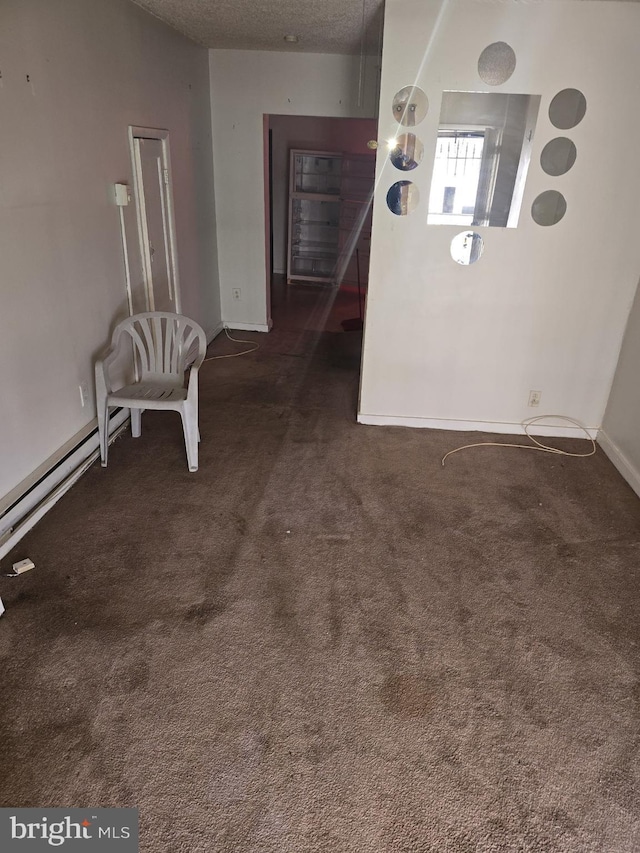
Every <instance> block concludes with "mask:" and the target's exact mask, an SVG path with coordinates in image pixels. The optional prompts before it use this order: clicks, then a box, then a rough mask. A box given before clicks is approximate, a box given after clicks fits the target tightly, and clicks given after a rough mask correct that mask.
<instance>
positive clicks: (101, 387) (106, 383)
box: [95, 346, 120, 398]
mask: <svg viewBox="0 0 640 853" xmlns="http://www.w3.org/2000/svg"><path fill="white" fill-rule="evenodd" d="M119 349H120V347H119V346H111V347H109V348H108V349H106V350H104V352H103V353H102V355H101V356H100V357H99V358H98V359H96V364H95V377H96V394H97V396H98V398H100V396H101V392H102V394H104V395H107V394H110V393H111V391H112V388H111V379H110V377H109V368H110V366H111V364H112V363H113V362H114V361H115V358H116V356H117V355H118V350H119Z"/></svg>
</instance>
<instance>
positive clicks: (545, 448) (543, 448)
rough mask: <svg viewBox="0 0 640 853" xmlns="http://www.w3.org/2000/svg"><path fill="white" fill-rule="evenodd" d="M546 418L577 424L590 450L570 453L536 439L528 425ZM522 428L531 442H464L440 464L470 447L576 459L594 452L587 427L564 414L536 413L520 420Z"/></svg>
mask: <svg viewBox="0 0 640 853" xmlns="http://www.w3.org/2000/svg"><path fill="white" fill-rule="evenodd" d="M546 418H557V419H558V420H561V421H569V422H570V423H572V424H574V426H577V427H578V428H579V429H581V430H582V431H583V432H584V434H585V435H586V437H587V441H590V442H591V450H590V451H589V452H588V453H570V452H569V451H568V450H560V448H559V447H551V446H550V445H549V444H543V443H542V442H541V441H538V439H537V438H534V437H533V436H532V435H531V433H530V432H529V427H530V426H531V425H532V424H534V423H536V422H537V421H542V420H546ZM522 428H523V429H524V432H525V435H526V436H527V438H528V439H530V440H531V441H532V442H533V444H509V443H508V442H503V441H479V442H477V443H476V444H464V445H462V447H456V448H454V449H453V450H450V451H449V452H448V453H445V455H444V456H443V457H442V465H443V467H444V463H445V461H446V459H447V456H451V454H452V453H458V451H459V450H467V449H468V448H470V447H516V448H518V449H519V450H537V451H538V452H539V453H556V454H557V455H558V456H575V457H576V458H577V459H585V458H586V457H587V456H593V455H594V454H595V452H596V443H595V441H594V440H593V439H592V438H591V436H590V435H589V433H588V432H587V429H586V428H585V427H584V426H583V425H582V424H581V423H579V422H578V421H574V419H573V418H567V417H565V415H538V416H537V417H535V418H528V419H527V420H524V421H522Z"/></svg>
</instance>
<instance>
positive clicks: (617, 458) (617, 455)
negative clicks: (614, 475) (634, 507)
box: [598, 430, 640, 497]
mask: <svg viewBox="0 0 640 853" xmlns="http://www.w3.org/2000/svg"><path fill="white" fill-rule="evenodd" d="M598 444H599V445H600V447H601V448H602V449H603V450H604V452H605V453H606V455H607V456H608V457H609V459H610V460H611V462H612V463H613V464H614V465H615V467H616V468H617V469H618V471H619V472H620V474H622V476H623V477H624V479H625V480H626V481H627V483H629V485H630V486H631V488H632V489H633V491H634V492H635V493H636V494H637V495H638V497H640V471H638V469H637V468H636V466H635V465H634V464H633V462H631V461H630V460H629V458H628V457H627V456H625V455H624V453H623V452H622V451H621V450H620V448H619V447H618V445H617V444H616V443H615V441H612V440H611V439H610V438H609V436H608V435H607V434H606V432H603V431H602V430H600V432H599V433H598Z"/></svg>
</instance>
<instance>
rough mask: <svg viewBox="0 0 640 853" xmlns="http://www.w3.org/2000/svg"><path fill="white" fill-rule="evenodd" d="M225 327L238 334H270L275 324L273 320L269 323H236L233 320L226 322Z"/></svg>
mask: <svg viewBox="0 0 640 853" xmlns="http://www.w3.org/2000/svg"><path fill="white" fill-rule="evenodd" d="M223 325H224V326H226V327H227V329H235V330H237V331H238V332H270V331H271V328H272V326H273V323H272V322H271V320H269V322H268V323H236V322H234V321H233V320H225V321H224V323H223Z"/></svg>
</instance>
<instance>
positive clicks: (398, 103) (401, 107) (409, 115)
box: [391, 86, 429, 127]
mask: <svg viewBox="0 0 640 853" xmlns="http://www.w3.org/2000/svg"><path fill="white" fill-rule="evenodd" d="M391 108H392V111H393V117H394V119H395V120H396V121H397V122H398V124H402V125H404V127H413V126H414V125H416V124H419V123H420V122H421V121H422V119H423V118H424V117H425V116H426V114H427V110H428V109H429V101H428V99H427V96H426V95H425V93H424V92H423V91H422V89H419V88H418V87H417V86H405V87H404V89H400V91H399V92H396V94H395V95H394V96H393V103H392V105H391Z"/></svg>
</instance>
